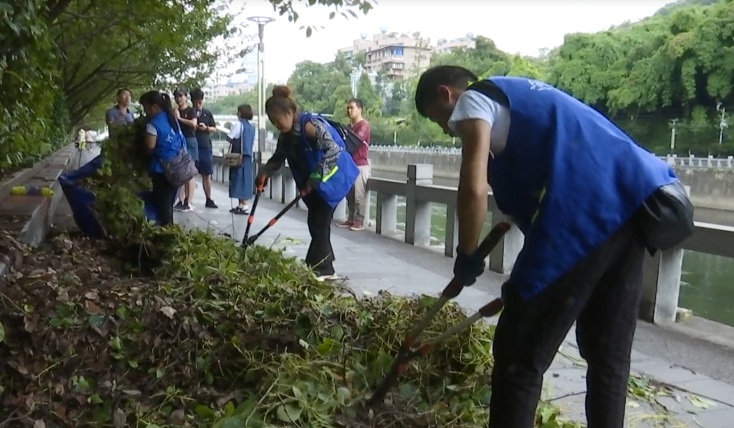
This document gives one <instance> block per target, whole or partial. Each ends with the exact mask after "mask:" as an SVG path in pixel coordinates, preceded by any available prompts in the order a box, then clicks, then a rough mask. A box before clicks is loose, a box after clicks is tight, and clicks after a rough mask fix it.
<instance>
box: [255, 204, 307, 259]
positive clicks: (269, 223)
mask: <svg viewBox="0 0 734 428" xmlns="http://www.w3.org/2000/svg"><path fill="white" fill-rule="evenodd" d="M305 196H306V192H301V193H299V194H298V196H296V197H295V198H294V199H293V200H292V201H290V202H288V205H286V206H285V208H283V209H282V210H280V212H279V213H278V214H276V215H275V217H273V218H272V220H270V221H269V222H268V224H267V225H265V227H263V228H262V230H260V231H259V232H257V233H256V234H254V235H252V236H251V237H249V238H247V239H243V240H242V247H244V248H247V247H249V246H251V245H252V244H254V243H255V241H257V238H259V237H260V236H261V235H262V234H263V233H265V232H266V231H267V230H268V229H270V228H271V227H273V226H274V225H275V223H277V222H278V220H280V218H281V217H283V216H284V215H285V213H287V212H288V210H290V209H291V208H293V207H294V206H296V204H297V203H298V201H300V200H301V199H302V198H303V197H305ZM253 204H254V203H253ZM253 211H254V207H253ZM248 226H249V220H248Z"/></svg>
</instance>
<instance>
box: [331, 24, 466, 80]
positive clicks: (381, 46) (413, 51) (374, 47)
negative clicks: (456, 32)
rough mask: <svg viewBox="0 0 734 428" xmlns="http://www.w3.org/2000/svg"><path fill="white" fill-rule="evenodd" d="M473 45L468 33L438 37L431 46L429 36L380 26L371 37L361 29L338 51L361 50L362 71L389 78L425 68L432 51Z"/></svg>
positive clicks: (352, 54)
mask: <svg viewBox="0 0 734 428" xmlns="http://www.w3.org/2000/svg"><path fill="white" fill-rule="evenodd" d="M474 46H475V43H474V35H473V34H472V33H468V34H467V35H466V37H462V38H459V39H454V40H450V41H448V40H446V39H441V40H439V43H438V46H431V42H430V39H427V38H422V37H420V36H419V35H418V34H408V33H395V32H392V33H388V31H387V28H386V27H382V28H380V33H379V34H375V35H373V36H372V39H368V37H367V34H365V33H363V34H361V37H360V38H359V39H356V40H354V41H353V42H352V46H349V47H345V48H341V49H339V52H340V53H343V54H345V55H346V57H347V58H351V57H353V56H354V55H356V54H358V53H361V52H364V53H365V55H366V61H365V71H366V72H367V73H368V74H370V75H374V74H377V73H378V72H383V73H385V74H386V75H387V76H388V77H390V78H391V79H394V80H402V79H406V78H409V77H411V76H412V75H414V74H417V73H420V72H421V71H423V70H425V69H426V68H428V66H429V65H430V62H431V57H432V56H433V54H434V53H444V52H450V51H451V50H453V49H457V48H473V47H474Z"/></svg>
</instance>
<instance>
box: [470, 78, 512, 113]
mask: <svg viewBox="0 0 734 428" xmlns="http://www.w3.org/2000/svg"><path fill="white" fill-rule="evenodd" d="M466 90H467V91H476V92H479V93H480V94H482V95H484V96H485V97H487V98H489V99H491V100H493V101H496V102H497V103H499V104H500V105H501V106H504V107H507V108H509V107H510V100H509V99H508V98H507V95H505V93H504V92H502V90H501V89H500V88H499V87H498V86H497V85H495V84H494V83H492V81H491V80H479V81H477V82H474V83H472V84H470V85H469V86H468V87H467V88H466Z"/></svg>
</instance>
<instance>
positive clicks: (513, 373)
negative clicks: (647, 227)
mask: <svg viewBox="0 0 734 428" xmlns="http://www.w3.org/2000/svg"><path fill="white" fill-rule="evenodd" d="M644 252H645V249H644V246H643V244H642V241H641V239H640V238H639V236H638V234H637V233H636V229H635V227H634V225H633V224H632V223H629V224H627V225H625V226H623V227H622V228H621V229H620V230H619V231H618V232H616V233H615V234H614V235H613V236H612V237H611V238H610V239H609V240H608V241H607V242H605V243H604V244H602V245H601V246H599V247H598V248H597V249H596V250H595V251H594V252H593V253H592V254H591V255H589V256H588V257H587V258H586V259H585V260H584V261H583V262H581V263H579V264H578V265H577V266H576V267H575V268H574V269H573V270H571V271H570V272H568V273H567V274H566V275H564V276H563V277H562V278H561V279H560V280H558V281H557V282H555V283H554V284H552V285H551V286H549V287H548V288H547V289H545V290H543V291H542V292H541V293H540V294H538V295H537V296H535V297H533V298H531V299H529V300H527V301H523V300H522V298H521V297H520V296H519V294H518V293H517V291H516V290H515V289H514V288H512V284H511V283H509V284H507V290H506V291H505V293H504V294H505V309H504V311H503V312H502V315H501V316H500V319H499V323H498V325H497V330H496V331H495V339H494V358H495V365H494V371H493V372H492V398H491V400H490V405H489V415H490V420H489V426H490V428H531V427H533V426H534V425H535V424H534V417H535V410H536V407H537V405H538V400H539V399H540V394H541V388H542V382H543V374H544V373H545V371H546V370H547V369H548V367H550V365H551V363H552V362H553V358H554V356H555V354H556V352H557V351H558V347H559V346H560V345H561V343H562V342H563V340H564V338H565V337H566V334H567V333H568V331H569V329H570V328H571V325H572V324H573V322H574V321H576V341H577V342H578V345H579V350H580V353H581V356H582V357H583V358H584V359H585V360H586V362H587V363H588V369H587V375H586V389H587V392H586V417H587V420H588V427H589V428H622V426H623V425H624V411H625V404H626V396H627V382H628V378H629V371H630V353H631V352H632V340H633V337H634V334H635V326H636V324H637V312H638V307H639V304H640V298H641V294H642V262H643V259H644Z"/></svg>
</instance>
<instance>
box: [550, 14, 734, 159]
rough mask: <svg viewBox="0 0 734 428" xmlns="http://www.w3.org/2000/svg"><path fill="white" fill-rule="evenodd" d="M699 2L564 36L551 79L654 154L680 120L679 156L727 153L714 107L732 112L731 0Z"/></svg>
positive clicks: (733, 24)
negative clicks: (600, 29) (673, 122)
mask: <svg viewBox="0 0 734 428" xmlns="http://www.w3.org/2000/svg"><path fill="white" fill-rule="evenodd" d="M697 3H703V4H701V5H695V4H694V5H687V4H682V5H681V4H676V5H674V6H675V7H668V9H667V10H664V11H662V12H661V13H658V14H656V15H654V16H652V17H650V18H647V19H644V20H642V21H640V22H638V23H634V24H631V25H625V26H620V27H618V28H613V29H611V30H609V31H603V32H600V33H596V34H569V35H567V36H566V38H565V40H564V43H563V45H561V46H560V47H559V48H558V49H556V50H555V52H554V53H553V54H552V55H551V58H550V59H549V61H548V68H547V70H546V74H547V80H548V82H549V83H551V84H554V85H556V86H558V87H559V88H561V89H564V90H566V91H568V92H569V93H571V94H573V95H574V96H576V97H577V98H579V99H581V100H582V101H584V102H586V103H588V104H591V105H593V106H595V107H596V108H598V109H599V110H601V111H603V112H605V113H607V114H609V115H610V116H612V117H614V118H615V119H616V120H617V121H618V122H619V124H620V125H621V126H622V127H623V128H624V129H626V130H627V131H628V132H630V133H631V134H633V135H634V136H636V137H637V138H638V140H640V142H641V143H642V144H644V145H646V146H648V147H649V148H651V149H655V150H656V151H659V152H660V151H666V148H668V146H669V141H668V140H669V135H670V131H669V129H668V122H669V121H670V120H671V119H678V120H679V122H678V123H677V124H676V127H677V128H678V129H677V131H678V132H677V135H678V141H677V145H676V151H679V152H687V151H689V150H690V151H693V152H696V154H698V155H705V154H707V153H712V154H724V153H731V151H732V148H734V147H732V146H731V143H729V141H730V139H729V138H728V137H727V136H724V137H725V138H723V139H724V140H725V141H724V143H725V144H723V145H721V146H719V144H718V138H719V131H720V123H721V122H722V119H723V120H726V118H727V116H726V114H725V113H724V115H723V117H722V114H721V113H722V112H721V111H718V110H717V105H720V107H723V108H726V107H727V106H729V107H734V106H732V101H734V94H732V84H734V80H733V77H734V76H733V74H732V73H733V72H734V2H732V1H731V0H728V1H723V2H718V3H714V4H705V3H711V2H703V1H701V2H697ZM724 134H726V131H724ZM669 150H670V149H669V148H668V151H669Z"/></svg>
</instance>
